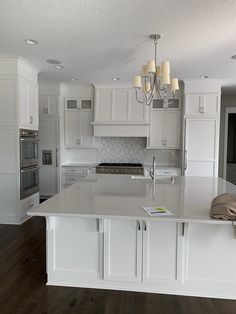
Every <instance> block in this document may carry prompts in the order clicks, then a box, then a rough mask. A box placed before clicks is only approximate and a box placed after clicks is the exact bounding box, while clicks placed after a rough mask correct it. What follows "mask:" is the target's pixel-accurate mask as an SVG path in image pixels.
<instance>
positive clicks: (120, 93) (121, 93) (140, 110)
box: [94, 88, 148, 122]
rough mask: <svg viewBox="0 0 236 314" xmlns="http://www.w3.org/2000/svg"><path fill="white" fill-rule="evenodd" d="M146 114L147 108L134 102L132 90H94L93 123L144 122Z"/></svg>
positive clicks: (146, 118) (146, 117)
mask: <svg viewBox="0 0 236 314" xmlns="http://www.w3.org/2000/svg"><path fill="white" fill-rule="evenodd" d="M147 113H148V112H147V106H146V105H145V104H141V103H139V102H137V101H136V98H135V91H134V90H133V89H127V88H117V89H111V88H98V89H96V94H95V120H94V121H95V122H99V121H106V122H111V121H114V122H146V121H147V120H148V115H147Z"/></svg>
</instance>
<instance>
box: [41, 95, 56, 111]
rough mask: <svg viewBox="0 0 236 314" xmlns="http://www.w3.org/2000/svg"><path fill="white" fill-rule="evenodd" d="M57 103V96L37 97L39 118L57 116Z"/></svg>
mask: <svg viewBox="0 0 236 314" xmlns="http://www.w3.org/2000/svg"><path fill="white" fill-rule="evenodd" d="M58 103H59V99H58V96H46V95H41V96H39V115H40V116H48V115H50V116H51V115H53V116H56V115H58V114H59V110H58Z"/></svg>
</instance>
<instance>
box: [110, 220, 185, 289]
mask: <svg viewBox="0 0 236 314" xmlns="http://www.w3.org/2000/svg"><path fill="white" fill-rule="evenodd" d="M104 230H105V231H104V279H105V280H111V281H129V282H134V281H136V282H141V281H142V282H155V283H164V284H165V283H167V282H177V280H178V279H179V278H180V275H181V268H180V266H179V261H178V259H179V257H180V256H181V249H182V241H181V239H180V238H181V236H180V235H179V228H178V224H176V223H175V222H158V221H150V222H148V223H147V222H145V221H139V220H129V219H105V226H104ZM177 252H178V254H177ZM177 272H178V273H177Z"/></svg>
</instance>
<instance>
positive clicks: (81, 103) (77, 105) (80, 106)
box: [65, 98, 93, 111]
mask: <svg viewBox="0 0 236 314" xmlns="http://www.w3.org/2000/svg"><path fill="white" fill-rule="evenodd" d="M65 110H70V111H71V110H75V111H78V110H81V111H92V110H93V100H92V99H91V98H83V99H77V98H67V99H66V100H65Z"/></svg>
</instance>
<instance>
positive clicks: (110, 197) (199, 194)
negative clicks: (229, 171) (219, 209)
mask: <svg viewBox="0 0 236 314" xmlns="http://www.w3.org/2000/svg"><path fill="white" fill-rule="evenodd" d="M225 192H228V193H236V187H235V186H234V185H233V184H231V183H229V182H226V181H225V180H223V179H221V178H208V177H207V178H206V177H176V179H175V182H174V184H173V183H171V180H170V178H162V179H159V180H158V179H157V182H156V184H155V185H154V184H153V182H152V181H151V180H146V179H135V180H134V179H132V178H131V176H129V175H112V174H111V175H109V174H99V175H95V176H91V177H87V179H86V178H85V179H84V180H83V181H82V182H77V183H75V184H73V185H72V186H70V187H68V188H67V189H65V190H63V191H61V192H60V193H58V194H56V195H55V196H53V197H52V198H50V199H48V200H47V201H45V202H43V203H42V204H40V205H39V206H38V207H35V208H33V209H32V210H30V211H28V214H29V215H33V216H83V217H97V218H102V217H103V218H105V217H113V218H129V219H145V220H149V219H157V220H162V221H163V220H164V221H167V220H168V221H177V222H195V223H212V224H230V223H231V224H232V222H230V221H222V220H215V219H211V218H210V215H209V213H210V206H211V201H212V199H213V198H214V197H216V196H217V195H219V194H222V193H225ZM143 206H145V207H149V206H151V207H152V206H153V207H156V206H165V207H166V208H167V209H169V210H170V211H171V212H172V213H173V216H166V217H151V216H149V215H148V214H147V213H146V212H145V211H144V210H143Z"/></svg>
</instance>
